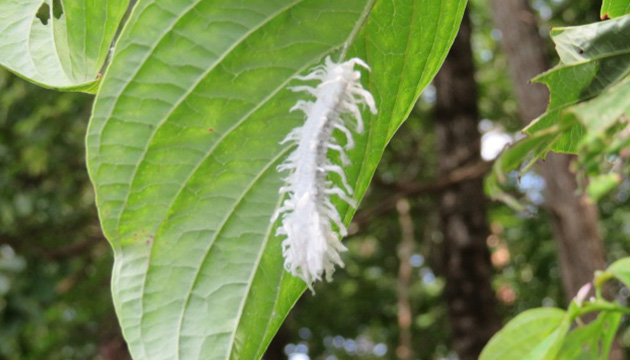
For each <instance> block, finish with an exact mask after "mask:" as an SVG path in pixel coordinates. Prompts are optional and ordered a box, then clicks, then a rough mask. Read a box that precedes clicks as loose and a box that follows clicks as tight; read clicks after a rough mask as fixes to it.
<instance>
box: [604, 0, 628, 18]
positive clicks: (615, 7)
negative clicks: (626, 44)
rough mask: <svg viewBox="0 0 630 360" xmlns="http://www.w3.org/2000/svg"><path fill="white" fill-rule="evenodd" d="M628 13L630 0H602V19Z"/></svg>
mask: <svg viewBox="0 0 630 360" xmlns="http://www.w3.org/2000/svg"><path fill="white" fill-rule="evenodd" d="M627 14H630V0H604V3H603V4H602V12H601V16H602V19H606V18H614V17H617V16H622V15H627Z"/></svg>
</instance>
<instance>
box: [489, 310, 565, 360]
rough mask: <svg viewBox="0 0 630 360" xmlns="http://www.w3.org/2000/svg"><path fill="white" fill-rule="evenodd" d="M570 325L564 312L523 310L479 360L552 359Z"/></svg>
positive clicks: (500, 332)
mask: <svg viewBox="0 0 630 360" xmlns="http://www.w3.org/2000/svg"><path fill="white" fill-rule="evenodd" d="M569 326H570V317H569V316H568V314H567V312H565V311H564V310H561V309H557V308H538V309H532V310H527V311H525V312H523V313H521V314H519V315H518V316H517V317H515V318H514V319H512V321H510V322H509V323H507V325H505V327H504V328H503V329H502V330H501V331H499V332H498V333H497V334H495V335H494V336H493V337H492V339H490V342H488V345H486V347H485V348H484V349H483V352H482V353H481V355H480V357H479V359H480V360H503V359H529V360H548V359H549V360H552V359H554V358H555V356H556V355H557V353H558V351H559V350H560V347H561V345H562V341H563V339H564V336H565V334H566V332H567V330H568V329H569Z"/></svg>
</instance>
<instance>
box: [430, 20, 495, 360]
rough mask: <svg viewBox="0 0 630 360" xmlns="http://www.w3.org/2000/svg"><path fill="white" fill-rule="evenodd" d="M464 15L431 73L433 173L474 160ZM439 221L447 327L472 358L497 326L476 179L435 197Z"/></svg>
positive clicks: (464, 355) (473, 89) (465, 358)
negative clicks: (436, 162)
mask: <svg viewBox="0 0 630 360" xmlns="http://www.w3.org/2000/svg"><path fill="white" fill-rule="evenodd" d="M470 33H471V26H470V20H469V19H468V16H467V15H466V16H465V17H464V21H463V23H462V27H461V29H460V32H459V35H458V37H457V39H456V40H455V43H454V44H453V48H452V49H451V52H450V54H449V56H448V57H447V59H446V61H445V63H444V66H443V67H442V70H441V71H440V72H439V73H438V75H437V77H436V79H435V86H436V90H437V103H436V114H435V121H436V131H437V141H438V156H439V158H440V164H439V173H440V175H441V176H443V175H444V174H449V173H451V172H452V171H453V170H454V169H457V168H461V167H466V166H469V165H470V164H475V163H478V162H479V161H480V143H481V137H480V134H479V131H478V130H477V123H478V120H479V114H478V108H477V100H478V99H477V83H476V81H475V78H474V74H475V69H474V63H473V56H472V49H471V44H470ZM439 212H440V227H441V230H442V233H443V236H444V240H443V241H444V242H443V261H442V266H443V271H444V273H445V276H446V288H445V291H444V295H445V297H446V302H447V306H448V316H449V322H450V325H451V329H452V331H453V348H454V349H455V351H457V353H458V355H459V358H460V359H462V360H473V359H477V358H478V356H479V354H480V352H481V350H482V349H483V347H484V346H485V344H486V343H487V341H488V340H489V339H490V338H491V337H492V335H493V334H494V333H495V332H496V331H497V330H498V329H499V328H500V326H501V321H500V319H499V317H498V315H497V312H496V306H495V305H496V300H495V294H494V291H493V289H492V285H491V280H492V265H491V263H490V253H489V251H488V247H487V245H486V239H487V237H488V234H489V229H488V224H487V218H486V209H485V197H484V191H483V182H482V179H480V178H478V179H470V180H467V181H462V182H459V183H456V184H453V185H451V186H450V187H448V188H447V189H446V190H445V191H444V192H443V193H442V195H441V197H440V206H439Z"/></svg>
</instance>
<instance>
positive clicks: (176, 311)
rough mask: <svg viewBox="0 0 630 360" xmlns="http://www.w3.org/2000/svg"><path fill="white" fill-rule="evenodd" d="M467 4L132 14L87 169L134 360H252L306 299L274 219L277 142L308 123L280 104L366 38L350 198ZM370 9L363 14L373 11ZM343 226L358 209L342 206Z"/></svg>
mask: <svg viewBox="0 0 630 360" xmlns="http://www.w3.org/2000/svg"><path fill="white" fill-rule="evenodd" d="M465 3H466V2H465V0H458V1H452V0H442V1H424V2H420V1H415V0H379V1H376V2H375V4H374V2H373V1H368V0H344V1H339V0H240V1H235V0H213V1H199V0H197V1H193V0H186V1H182V0H157V1H149V0H140V1H139V2H138V4H137V5H136V7H135V8H134V11H133V13H132V15H131V17H130V19H129V22H128V23H127V25H126V26H125V29H124V30H123V32H122V34H121V36H120V40H119V41H118V43H117V45H116V50H115V56H114V58H113V59H112V62H111V65H110V66H109V68H108V70H107V72H106V74H105V76H104V78H103V83H102V85H101V88H100V91H99V94H98V96H97V98H96V103H95V107H94V114H93V117H92V119H91V122H90V127H89V130H88V138H87V147H88V166H89V170H90V175H91V178H92V180H93V182H94V184H95V188H96V194H97V202H98V207H99V214H100V217H101V222H102V226H103V231H104V232H105V234H106V236H107V238H108V239H109V240H110V242H111V243H112V246H113V248H114V251H115V266H114V270H113V279H112V289H113V296H114V302H115V306H116V309H117V313H118V316H119V319H120V322H121V324H122V327H123V331H124V335H125V338H126V340H127V342H128V344H129V347H130V349H131V352H132V354H133V356H134V358H135V359H151V360H156V359H158V360H159V359H173V358H181V359H227V358H230V359H247V360H249V359H257V358H260V357H261V356H262V353H263V352H264V350H265V348H266V346H267V344H268V343H269V341H271V339H272V337H273V335H274V334H275V332H276V330H277V328H278V327H279V326H280V324H281V322H282V321H283V319H284V317H285V316H286V314H287V313H288V311H289V310H290V309H291V307H292V306H293V304H294V303H295V301H296V300H297V299H298V298H299V296H300V295H301V294H302V292H303V291H304V289H305V287H306V286H305V284H304V283H303V282H302V281H301V280H299V279H296V278H293V277H292V276H291V275H289V274H287V273H286V272H285V271H284V269H283V259H282V255H281V245H280V243H281V240H282V239H280V238H277V237H275V236H273V234H274V230H275V229H274V227H273V226H272V225H271V224H270V218H271V216H272V214H273V213H274V211H275V209H276V208H277V207H278V204H279V203H280V201H281V198H280V196H279V195H278V189H279V188H280V186H282V179H281V175H279V174H278V173H277V172H276V169H275V167H276V165H277V164H279V163H280V162H281V161H282V160H283V158H284V157H285V156H286V155H287V153H288V152H289V151H290V150H291V149H289V148H286V147H285V146H283V145H280V144H279V142H280V141H281V140H282V139H283V138H284V137H285V136H286V134H287V133H288V132H289V131H290V130H291V129H292V128H294V127H296V126H298V125H299V124H301V123H302V122H303V119H302V117H301V116H300V115H299V114H297V113H290V112H289V109H290V108H291V107H292V106H293V104H294V103H295V102H296V101H297V99H298V98H300V97H301V95H299V94H296V93H293V92H292V91H290V90H289V89H288V87H289V86H290V85H294V84H298V83H299V82H298V81H297V80H295V79H294V76H295V75H298V74H303V73H305V72H307V71H309V69H311V68H312V67H313V66H315V65H317V64H319V63H320V62H321V61H322V59H323V58H324V57H325V56H326V55H328V54H332V56H333V58H335V57H338V56H339V53H340V51H339V49H340V48H341V47H342V46H343V45H344V44H345V43H346V42H348V41H349V40H351V39H352V38H353V35H357V31H358V30H360V29H361V26H362V25H363V21H362V19H364V18H365V16H366V15H368V14H369V11H370V9H372V12H371V15H370V17H369V19H368V20H367V24H366V25H365V27H364V28H363V30H362V31H361V32H360V33H358V36H357V37H356V42H355V43H354V44H353V45H352V47H351V49H350V56H355V55H360V56H361V57H362V58H363V59H365V60H366V61H367V62H368V63H369V64H370V65H371V66H372V73H364V74H363V75H364V77H363V82H364V85H365V86H366V87H367V88H369V89H370V91H371V92H372V93H373V94H374V96H375V98H376V101H377V104H378V107H379V110H380V112H379V114H378V115H377V116H371V115H370V114H368V113H366V114H365V115H364V116H365V120H366V132H365V133H364V134H363V135H361V136H357V137H356V139H355V140H356V142H357V146H356V148H355V149H354V150H353V151H351V152H350V153H349V154H348V155H349V156H350V158H351V160H352V166H351V167H350V168H348V169H347V170H346V173H347V175H348V180H349V182H350V183H351V184H354V185H355V197H356V198H357V199H360V198H361V197H362V196H363V194H364V193H365V190H366V188H367V185H368V184H369V181H370V178H371V177H372V175H373V172H374V170H375V168H376V165H377V163H378V160H379V159H380V157H381V155H382V152H383V149H384V147H385V145H386V143H387V142H388V141H389V139H390V138H391V136H392V135H393V133H394V132H395V130H396V129H397V128H398V126H400V124H401V123H402V121H403V120H404V119H405V118H406V116H407V115H408V113H409V112H410V110H411V107H412V106H413V103H414V102H415V100H416V98H417V96H418V95H419V93H420V91H421V90H422V88H424V86H426V84H428V82H429V81H430V80H431V79H432V77H433V76H434V75H435V73H436V72H437V70H438V68H439V66H440V65H441V63H442V61H443V59H444V57H445V56H446V53H447V51H448V48H449V47H450V44H451V43H452V41H453V39H454V36H455V34H456V32H457V29H458V26H459V22H460V20H461V16H462V15H463V10H464V7H465ZM372 6H373V8H372ZM339 208H340V210H342V214H343V213H345V214H346V216H345V219H346V221H349V219H350V218H351V214H352V210H351V209H348V208H347V207H343V206H342V205H339Z"/></svg>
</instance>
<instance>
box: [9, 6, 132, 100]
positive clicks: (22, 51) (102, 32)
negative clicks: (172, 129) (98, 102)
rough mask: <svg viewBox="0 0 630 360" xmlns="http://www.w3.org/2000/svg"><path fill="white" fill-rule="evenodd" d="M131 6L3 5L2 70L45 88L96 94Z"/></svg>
mask: <svg viewBox="0 0 630 360" xmlns="http://www.w3.org/2000/svg"><path fill="white" fill-rule="evenodd" d="M128 4H129V0H108V1H87V0H61V1H53V0H0V65H1V66H4V67H6V68H7V69H9V70H10V71H12V72H14V73H15V74H17V75H18V76H20V77H22V78H24V79H26V80H28V81H31V82H33V83H36V84H38V85H40V86H43V87H48V88H52V89H57V90H65V91H83V92H90V93H94V92H95V91H96V87H97V83H98V78H99V72H100V70H101V68H102V67H103V65H104V63H105V60H106V58H107V55H108V52H109V49H110V45H111V43H112V40H113V39H114V35H115V34H116V29H117V28H118V25H119V23H120V21H121V19H122V17H123V15H124V13H125V10H126V9H127V6H128ZM60 7H61V8H60Z"/></svg>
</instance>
